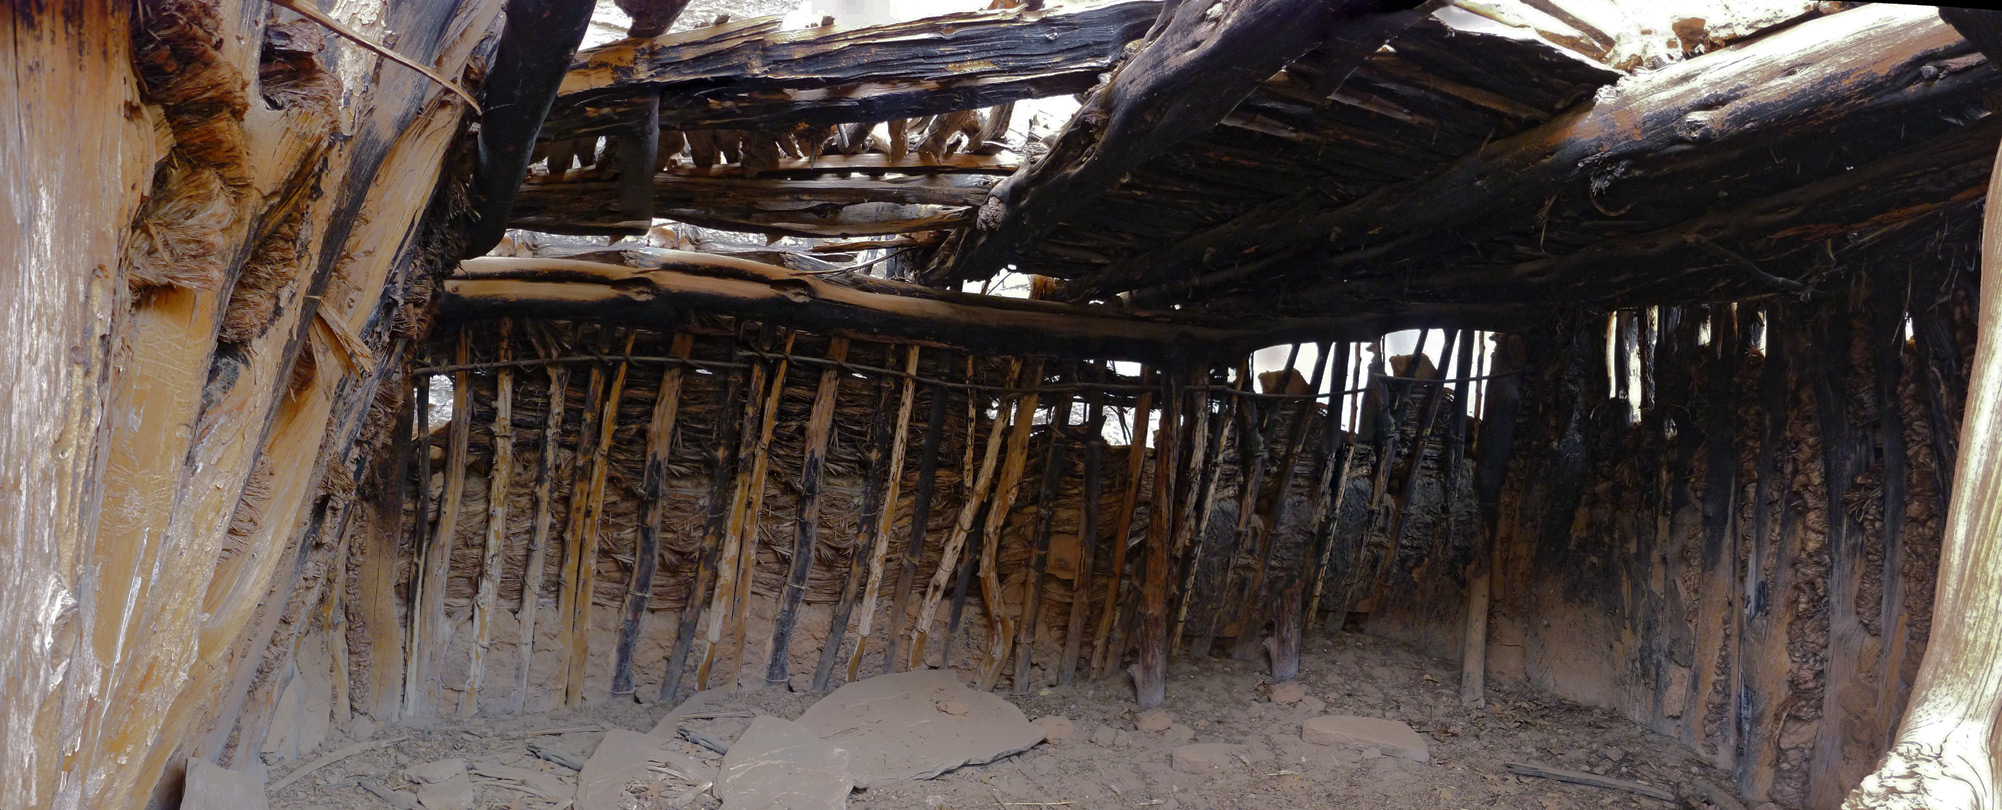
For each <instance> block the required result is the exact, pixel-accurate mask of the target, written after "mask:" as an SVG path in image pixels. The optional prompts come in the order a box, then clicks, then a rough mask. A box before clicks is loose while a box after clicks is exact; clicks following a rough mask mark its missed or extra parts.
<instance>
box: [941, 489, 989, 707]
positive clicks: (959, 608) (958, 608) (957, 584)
mask: <svg viewBox="0 0 2002 810" xmlns="http://www.w3.org/2000/svg"><path fill="white" fill-rule="evenodd" d="M982 494H983V496H987V495H988V493H982ZM993 507H994V500H993V498H992V497H991V496H989V497H982V498H981V499H980V514H979V515H977V516H975V517H974V519H973V525H974V526H976V527H980V528H981V529H984V528H985V527H986V526H987V511H988V510H989V509H992V508H993ZM967 540H968V542H970V543H975V544H977V543H979V542H980V537H979V536H978V535H975V536H972V537H969V538H967ZM979 567H980V555H978V554H972V553H968V554H966V555H965V559H964V560H962V561H961V562H960V564H959V575H958V578H956V579H955V580H953V585H952V609H951V610H949V611H948V612H947V613H946V620H945V636H944V640H943V642H942V643H941V644H939V656H938V660H939V665H940V666H942V667H945V668H947V669H950V668H952V647H953V644H954V643H956V642H958V641H959V626H960V620H961V619H962V618H964V617H965V616H966V594H967V592H968V591H969V590H970V588H971V586H972V584H973V572H974V570H975V569H978V568H979ZM967 663H968V665H969V666H971V665H972V664H973V663H974V662H972V661H970V660H969V661H968V662H967Z"/></svg>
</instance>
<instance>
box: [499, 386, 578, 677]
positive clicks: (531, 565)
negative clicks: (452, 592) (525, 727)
mask: <svg viewBox="0 0 2002 810" xmlns="http://www.w3.org/2000/svg"><path fill="white" fill-rule="evenodd" d="M538 353H540V354H542V355H543V356H545V357H548V356H552V355H553V354H554V352H553V351H550V350H548V349H547V348H546V347H538ZM545 370H546V371H547V372H548V374H549V388H548V393H549V396H548V401H549V406H548V407H549V412H548V416H547V417H545V419H544V420H543V425H542V460H541V461H540V463H538V464H537V465H536V468H535V528H534V532H533V533H532V534H531V535H529V540H528V550H527V559H526V560H524V561H523V563H522V569H521V608H520V610H518V611H517V612H516V613H515V623H516V625H517V633H516V635H515V645H516V650H515V655H516V657H515V667H514V695H513V697H512V698H510V699H509V701H508V711H509V712H510V713H512V714H520V713H521V711H522V708H523V704H524V703H525V701H527V699H528V670H529V663H530V659H531V658H533V656H534V653H535V617H536V612H537V608H539V607H540V606H541V601H542V570H543V567H544V566H545V565H546V564H547V563H546V560H547V559H548V557H549V523H550V519H551V516H552V513H553V512H554V493H553V492H552V488H553V486H554V484H555V479H556V457H557V454H558V453H559V452H560V451H561V449H562V448H561V444H562V441H563V411H564V408H565V405H566V403H565V400H567V399H568V398H569V395H570V367H569V366H567V365H564V364H562V363H556V364H552V365H549V366H547V367H546V369H545Z"/></svg>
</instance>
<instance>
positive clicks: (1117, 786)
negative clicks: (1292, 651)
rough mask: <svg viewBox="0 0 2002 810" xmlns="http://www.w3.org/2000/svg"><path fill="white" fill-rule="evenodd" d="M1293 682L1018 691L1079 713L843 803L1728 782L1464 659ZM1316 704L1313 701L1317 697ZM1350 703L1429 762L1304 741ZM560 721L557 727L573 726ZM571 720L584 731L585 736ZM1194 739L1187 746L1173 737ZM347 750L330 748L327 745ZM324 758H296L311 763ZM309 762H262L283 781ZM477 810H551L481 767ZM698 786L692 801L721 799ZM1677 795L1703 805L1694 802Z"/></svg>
mask: <svg viewBox="0 0 2002 810" xmlns="http://www.w3.org/2000/svg"><path fill="white" fill-rule="evenodd" d="M1302 670H1303V672H1304V673H1305V674H1304V675H1303V677H1302V678H1301V682H1302V683H1303V684H1304V685H1305V686H1306V687H1307V695H1308V696H1309V699H1307V700H1304V701H1302V702H1301V703H1299V704H1292V705H1286V704H1279V703H1274V702H1272V701H1271V700H1270V699H1269V698H1268V696H1267V691H1268V688H1269V684H1268V683H1267V682H1266V679H1265V678H1264V677H1262V669H1261V668H1254V667H1252V666H1249V665H1247V664H1245V663H1241V662H1235V661H1229V660H1223V659H1213V660H1207V661H1199V662H1186V663H1180V664H1177V665H1176V666H1175V667H1173V668H1172V670H1171V672H1170V682H1169V687H1168V702H1167V705H1166V707H1165V708H1166V709H1168V710H1169V711H1170V712H1171V713H1172V714H1173V715H1174V717H1175V720H1176V723H1177V727H1176V728H1174V729H1172V730H1170V731H1169V732H1164V733H1148V732H1142V731H1139V730H1137V729H1136V728H1135V724H1134V712H1133V707H1132V700H1131V694H1132V692H1131V689H1130V688H1129V687H1128V686H1127V685H1126V683H1125V682H1124V679H1107V680H1105V681H1099V682H1080V683H1076V684H1073V685H1071V686H1068V687H1055V688H1049V689H1044V690H1040V691H1039V692H1038V693H1035V694H1027V695H1010V696H1008V697H1010V699H1011V700H1013V701H1014V702H1015V703H1016V704H1017V705H1019V706H1020V707H1021V708H1022V710H1023V711H1024V712H1025V713H1026V714H1027V715H1028V716H1029V717H1030V718H1031V719H1034V718H1039V717H1044V716H1047V715H1061V716H1063V717H1067V718H1069V719H1070V720H1071V721H1072V722H1073V723H1074V724H1075V731H1074V732H1073V733H1072V734H1071V736H1070V737H1069V738H1068V739H1065V740H1063V741H1061V742H1057V743H1045V744H1043V745H1039V746H1037V747H1036V748H1034V749H1031V750H1029V751H1027V752H1025V753H1022V754H1020V755H1017V756H1014V757H1009V758H1007V759H1003V760H1001V761H998V762H995V763H992V764H989V765H984V766H976V767H969V768H964V769H961V770H958V771H954V772H951V773H948V774H946V775H944V776H942V777H940V778H937V779H933V780H929V781H922V782H905V783H897V784H892V785H887V786H878V787H876V788H874V789H872V790H867V791H858V792H856V793H854V794H852V795H851V797H850V799H849V806H850V807H852V808H884V809H885V810H887V809H888V808H899V809H901V808H944V809H948V810H978V809H979V808H995V807H999V808H1001V810H1040V808H1065V810H1096V809H1097V808H1108V809H1109V808H1128V807H1157V808H1164V810H1172V809H1173V808H1189V809H1191V810H1195V809H1196V808H1204V809H1211V808H1213V809H1214V810H1226V809H1229V808H1246V809H1247V810H1248V809H1249V808H1291V807H1302V808H1307V807H1312V808H1396V809H1399V810H1402V809H1403V808H1411V809H1412V810H1416V809H1417V808H1448V809H1451V808H1531V809H1532V810H1571V809H1572V808H1598V807H1633V808H1668V807H1672V806H1674V805H1672V804H1670V803H1666V802H1661V801H1658V800H1654V799H1649V798H1645V797H1641V796H1637V795H1634V794H1629V793H1624V792H1617V791H1611V790H1607V789H1603V788H1596V787H1583V786H1576V785H1569V784H1563V783H1558V782H1553V781H1549V780H1544V779H1535V778H1528V777H1518V776H1514V775H1512V774H1510V773H1509V772H1508V771H1507V769H1506V767H1505V763H1507V762H1510V761H1531V762H1538V763H1543V764H1549V765H1556V766H1559V767H1564V768H1569V769H1573V770H1584V771H1591V772H1597V773H1603V774H1605V775H1608V776H1613V777H1617V778H1622V779H1628V780H1637V781H1641V782H1646V783H1649V784H1653V785H1657V786H1665V787H1667V788H1669V789H1671V790H1674V791H1675V792H1677V793H1678V794H1681V795H1684V796H1690V795H1700V794H1699V793H1697V790H1698V788H1699V783H1707V785H1708V786H1721V785H1725V784H1728V780H1727V778H1726V776H1725V775H1724V774H1723V773H1721V772H1719V771H1717V770H1715V769H1713V768H1710V767H1708V766H1707V765H1705V764H1703V763H1701V762H1699V761H1698V760H1697V759H1696V758H1695V757H1694V756H1692V755H1690V754H1689V753H1688V752H1687V751H1686V750H1684V749H1683V748H1681V747H1680V746H1679V745H1678V744H1676V743H1675V742H1673V741H1671V740H1669V739H1668V738H1665V737H1661V736H1659V735H1656V734H1653V733H1650V732H1648V731H1646V730H1644V729H1641V728H1639V727H1636V726H1634V725H1633V724H1631V723H1628V722H1627V721H1625V720H1623V719H1621V718H1619V717H1617V716H1615V715H1613V714H1611V713H1609V712H1605V711H1602V710H1598V709H1592V708H1587V707H1583V706H1579V705H1576V704H1571V703H1566V702H1563V701H1559V700H1554V699H1549V698H1543V697H1539V696H1536V695H1533V694H1528V693H1521V692H1514V691H1511V690H1508V689H1506V688H1499V687H1497V688H1491V689H1490V691H1489V703H1490V706H1489V709H1487V710H1485V711H1468V710H1466V709H1464V708H1462V707H1461V706H1460V702H1459V699H1458V691H1457V688H1456V686H1455V683H1456V679H1457V676H1458V672H1457V667H1456V666H1454V665H1452V664H1451V663H1449V662H1446V661H1440V660H1437V659H1432V658H1428V657H1425V656H1422V655H1419V654H1417V653H1415V652H1413V651H1411V650H1409V649H1407V648H1404V647H1402V646H1399V645H1397V644H1395V643H1392V642H1388V641H1385V640H1382V639H1378V638H1374V637H1370V636H1362V635H1350V634H1345V635H1339V636H1333V637H1323V638H1321V639H1318V640H1316V642H1315V643H1313V644H1312V645H1311V648H1310V649H1308V650H1307V651H1306V655H1305V656H1304V660H1303V666H1302ZM817 697H818V696H816V695H810V694H801V693H794V692H790V691H786V690H784V689H776V688H775V689H769V690H765V691H760V692H752V693H749V694H745V695H740V696H737V697H735V698H732V699H729V700H726V701H723V702H721V703H720V704H717V705H715V706H713V708H716V709H722V710H738V711H742V712H756V713H761V714H770V715H777V716H781V717H786V718H796V717H798V716H799V715H800V713H802V712H803V711H805V709H806V707H807V706H809V705H811V704H812V703H813V701H814V700H816V699H817ZM1316 701H1319V702H1320V703H1322V704H1324V706H1320V707H1317V706H1315V703H1316ZM666 712H667V707H664V706H659V705H642V704H629V703H623V702H617V703H615V704H613V705H605V706H598V707H592V708H587V709H584V710H581V711H575V712H555V713H550V714H543V715H534V716H526V717H515V718H500V719H480V718H475V719H472V720H442V719H441V720H434V721H428V722H426V723H423V724H411V725H406V726H404V727H399V728H394V729H385V730H383V731H380V732H377V733H376V734H375V735H374V737H375V739H377V740H385V739H390V738H393V737H397V736H399V735H402V736H405V737H406V738H405V739H402V740H401V741H398V742H395V743H392V744H389V745H386V746H382V747H378V748H374V749H371V750H369V751H366V752H363V753H359V754H356V755H353V756H351V757H348V758H346V759H343V760H340V761H339V762H336V763H334V764H332V765H329V766H326V767H323V768H320V769H318V770H315V771H313V772H312V773H311V774H310V775H308V776H306V777H305V778H304V779H301V780H299V781H298V782H297V783H296V784H293V785H291V786H289V787H287V788H286V789H285V790H284V791H282V792H280V793H278V794H276V795H274V796H273V797H272V806H273V807H274V808H302V809H303V808H330V809H338V810H359V809H360V808H382V807H388V806H389V805H388V804H387V803H386V802H384V801H382V800H381V799H378V798H376V797H375V796H374V795H372V794H370V793H368V792H365V791H364V790H363V789H362V787H360V781H362V780H368V781H371V782H375V783H377V784H379V785H381V786H384V787H388V788H409V787H410V785H409V783H408V782H406V781H405V780H404V778H403V776H402V775H401V774H402V770H403V769H404V768H405V767H407V766H409V765H413V764H422V763H425V762H430V761H434V760H438V759H444V758H449V757H459V758H464V759H467V760H472V761H488V762H495V763H500V764H503V765H508V766H513V767H520V768H531V769H535V770H539V771H543V772H545V773H548V774H550V775H552V776H555V777H558V778H561V779H564V780H567V781H570V782H574V781H575V778H576V774H575V772H573V771H570V770H568V769H566V768H564V767H562V766H560V765H556V764H553V763H551V762H548V761H545V760H543V759H538V758H536V757H535V756H534V755H533V754H531V753H530V751H529V745H530V744H531V743H533V744H537V745H541V746H544V747H546V748H548V749H552V750H556V751H560V752H564V753H568V754H571V755H573V756H575V757H576V758H577V759H578V760H580V761H581V760H583V759H585V758H587V757H588V756H589V754H590V753H591V751H592V750H594V749H595V748H596V746H597V744H598V741H599V739H601V738H602V737H603V736H604V733H603V729H604V728H627V729H633V730H636V731H642V732H644V731H648V730H650V729H652V728H653V726H654V724H655V722H656V721H658V719H659V718H660V717H661V716H663V715H665V714H666ZM1321 712H1325V713H1328V714H1355V715H1364V716H1373V717H1384V718H1390V719H1396V720H1401V721H1404V722H1406V723H1408V724H1410V725H1411V727H1412V728H1414V729H1416V730H1417V731H1418V732H1419V733H1420V734H1421V735H1422V736H1423V737H1424V738H1425V739H1426V741H1427V743H1428V744H1429V745H1430V749H1431V760H1430V761H1429V762H1424V763H1420V762H1414V761H1410V760H1405V759H1398V758H1394V757H1390V756H1384V755H1382V752H1380V751H1377V750H1375V749H1361V750H1357V749H1353V748H1345V747H1337V746H1323V745H1316V744H1311V743H1306V742H1303V741H1302V740H1301V737H1300V725H1301V720H1302V719H1303V717H1304V716H1307V715H1311V714H1314V713H1321ZM748 722H749V721H748V720H746V719H744V718H742V717H723V718H717V719H707V720H697V721H693V722H691V723H688V724H687V725H689V726H691V727H694V728H697V729H698V730H702V731H704V732H705V733H707V734H709V735H710V736H712V737H715V738H718V739H721V740H724V741H726V742H727V741H729V740H732V739H734V738H735V736H736V735H737V734H738V733H740V732H741V731H742V730H743V728H744V726H745V725H747V724H748ZM566 729H568V730H567V731H565V730H566ZM579 729H581V730H579ZM1178 738H1187V739H1178ZM1185 742H1196V743H1207V742H1221V743H1233V744H1237V745H1241V746H1243V748H1242V749H1240V750H1241V753H1242V756H1241V757H1238V758H1237V761H1236V763H1235V764H1234V766H1233V767H1230V768H1227V769H1225V770H1224V771H1222V772H1220V773H1206V774H1190V773H1180V772H1177V771H1175V770H1174V769H1173V768H1172V767H1171V766H1170V752H1171V751H1172V750H1173V749H1174V748H1175V747H1176V746H1177V745H1180V744H1183V743H1185ZM346 744H349V742H348V741H345V740H336V741H333V742H330V743H329V744H328V745H327V746H325V747H324V748H323V749H322V752H321V753H322V754H324V753H325V752H326V751H332V750H335V749H338V748H341V747H342V746H343V745H346ZM677 745H679V746H681V749H682V750H683V751H685V752H686V753H688V754H691V755H695V756H699V757H704V758H708V759H710V760H712V761H713V760H715V759H716V757H715V755H713V754H711V753H709V752H707V751H706V750H704V749H702V748H699V747H697V746H694V745H692V744H687V743H685V742H678V743H677ZM317 756H318V755H315V756H309V757H305V758H303V759H304V761H305V762H307V763H310V762H312V761H313V760H314V759H316V758H317ZM300 767H301V765H299V764H297V763H285V764H282V765H280V766H276V767H274V768H273V769H272V771H273V773H272V774H271V778H272V779H273V780H274V781H275V780H277V779H281V778H283V777H285V776H286V775H288V774H289V773H290V772H292V771H295V770H298V769H299V768H300ZM659 780H660V781H659V783H657V784H642V783H637V782H636V783H633V784H630V785H628V788H629V794H630V797H631V798H630V801H628V802H627V806H628V807H632V808H639V809H641V810H652V809H653V808H668V807H671V806H672V802H673V800H674V799H676V798H677V797H678V796H683V795H686V794H687V793H688V788H689V785H688V784H687V783H685V782H681V781H678V780H677V779H675V777H673V776H670V775H666V774H662V775H659ZM474 781H475V785H476V787H475V796H476V801H477V806H479V807H483V808H485V807H492V808H502V807H511V808H521V810H531V809H532V808H553V807H556V806H558V805H557V803H556V802H551V801H547V800H544V799H541V798H535V797H531V796H528V795H526V794H524V793H521V792H518V791H516V790H513V789H509V788H507V787H505V786H503V785H501V784H500V783H497V782H493V781H491V780H486V779H480V778H476V779H475V780H474ZM718 805H719V803H718V802H717V801H716V800H715V799H714V798H713V797H711V796H709V795H707V794H700V795H697V796H695V797H694V799H693V801H692V802H690V803H689V804H686V805H683V806H686V807H697V808H715V807H717V806H718ZM1689 806H1692V807H1697V808H1701V807H1704V806H1706V805H1704V804H1702V803H1701V802H1700V801H1699V802H1692V803H1691V804H1690V805H1689Z"/></svg>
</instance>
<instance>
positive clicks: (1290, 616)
mask: <svg viewBox="0 0 2002 810" xmlns="http://www.w3.org/2000/svg"><path fill="white" fill-rule="evenodd" d="M1333 345H1334V344H1331V343H1322V344H1320V346H1319V347H1317V349H1316V351H1317V354H1315V355H1314V373H1313V374H1312V376H1311V379H1309V380H1308V381H1307V390H1308V391H1309V392H1310V393H1315V394H1318V393H1320V392H1321V384H1322V383H1324V382H1326V381H1327V373H1328V366H1329V357H1328V356H1329V355H1330V354H1333V352H1332V351H1330V349H1331V348H1332V347H1333ZM1286 368H1287V375H1286V377H1285V380H1286V382H1288V383H1290V382H1291V381H1292V369H1293V364H1292V363H1290V362H1289V363H1287V365H1286ZM1283 390H1284V388H1283V384H1282V388H1281V391H1282V392H1283ZM1314 407H1315V404H1314V400H1311V399H1303V400H1301V401H1300V404H1299V409H1298V410H1297V411H1295V412H1294V414H1293V420H1292V422H1291V424H1290V425H1289V427H1288V431H1287V434H1286V442H1285V444H1284V445H1283V448H1282V450H1281V452H1280V455H1279V481H1278V484H1277V488H1276V489H1274V490H1273V495H1272V502H1271V504H1270V505H1269V506H1267V507H1266V508H1267V509H1268V510H1269V511H1268V513H1267V516H1266V519H1265V525H1266V526H1267V527H1268V528H1267V530H1266V531H1267V534H1266V537H1267V538H1271V539H1269V540H1268V541H1267V542H1266V544H1265V558H1264V559H1262V560H1260V561H1259V564H1258V573H1257V575H1256V578H1254V579H1253V580H1252V588H1251V592H1252V594H1254V598H1253V599H1252V600H1251V602H1250V607H1251V609H1252V610H1263V607H1262V606H1263V605H1265V600H1264V599H1263V598H1262V597H1259V596H1257V595H1258V594H1261V593H1262V590H1261V585H1262V584H1263V582H1264V579H1265V571H1266V567H1267V565H1268V563H1269V562H1270V560H1271V557H1272V548H1273V546H1274V545H1277V543H1276V538H1278V537H1279V535H1280V532H1283V531H1285V530H1286V516H1287V506H1288V505H1289V504H1290V503H1291V501H1290V499H1288V498H1287V494H1288V493H1289V492H1291V491H1292V489H1293V475H1294V473H1293V462H1294V459H1295V458H1296V457H1297V456H1298V455H1299V453H1300V446H1301V444H1302V443H1303V442H1305V441H1306V440H1307V424H1308V420H1309V419H1311V418H1312V417H1313V415H1314ZM1301 556H1302V557H1309V556H1312V550H1311V548H1309V549H1303V550H1302V551H1301ZM1282 570H1284V569H1282ZM1299 571H1300V567H1299V566H1298V565H1295V566H1293V568H1292V569H1291V574H1292V576H1289V577H1287V580H1286V581H1285V582H1284V583H1283V584H1284V586H1285V587H1284V589H1283V590H1282V591H1281V594H1282V595H1281V597H1280V600H1279V601H1280V604H1279V605H1278V609H1277V610H1276V611H1272V616H1273V622H1274V626H1273V634H1272V640H1271V642H1270V643H1269V644H1268V645H1267V652H1268V654H1269V655H1270V659H1271V662H1272V679H1273V680H1275V681H1290V680H1292V679H1293V678H1295V677H1297V676H1298V675H1299V674H1300V596H1301V590H1300V577H1299V576H1298V574H1299ZM1257 624H1261V623H1256V622H1255V623H1254V625H1255V626H1256V625H1257ZM1240 646H1242V645H1240Z"/></svg>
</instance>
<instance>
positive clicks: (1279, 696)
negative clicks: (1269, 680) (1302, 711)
mask: <svg viewBox="0 0 2002 810" xmlns="http://www.w3.org/2000/svg"><path fill="white" fill-rule="evenodd" d="M1270 695H1271V697H1272V702H1273V703H1299V702H1300V700H1301V699H1302V698H1305V697H1306V696H1307V687H1306V686H1304V685H1302V684H1301V683H1300V682H1299V681H1287V682H1285V683H1275V684H1273V685H1272V691H1271V693H1270Z"/></svg>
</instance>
